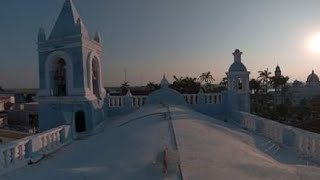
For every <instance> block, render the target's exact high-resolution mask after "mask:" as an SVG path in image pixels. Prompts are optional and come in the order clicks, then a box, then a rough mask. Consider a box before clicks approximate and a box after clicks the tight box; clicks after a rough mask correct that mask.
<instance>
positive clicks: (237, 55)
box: [229, 49, 247, 72]
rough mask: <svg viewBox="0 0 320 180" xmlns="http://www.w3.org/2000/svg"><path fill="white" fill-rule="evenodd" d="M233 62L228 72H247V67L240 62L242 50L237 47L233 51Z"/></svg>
mask: <svg viewBox="0 0 320 180" xmlns="http://www.w3.org/2000/svg"><path fill="white" fill-rule="evenodd" d="M232 55H233V58H234V62H233V64H231V66H230V68H229V72H247V68H246V66H245V65H244V64H242V62H241V55H242V52H241V51H240V50H239V49H236V50H235V51H234V52H233V53H232Z"/></svg>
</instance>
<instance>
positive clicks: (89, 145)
mask: <svg viewBox="0 0 320 180" xmlns="http://www.w3.org/2000/svg"><path fill="white" fill-rule="evenodd" d="M170 111H171V116H172V122H173V127H174V132H175V134H176V141H177V145H178V151H179V153H180V159H181V169H182V174H183V179H185V180H196V179H199V180H200V179H201V180H206V179H208V180H212V179H216V180H224V179H228V180H229V179H230V180H234V179H243V180H250V179H279V180H280V179H281V180H282V179H288V180H298V179H307V180H310V179H314V180H319V179H320V168H319V167H315V166H307V165H303V164H306V163H307V162H305V161H302V160H299V158H298V157H297V156H296V155H295V154H294V153H293V152H291V151H289V150H285V149H280V150H279V151H277V153H275V154H273V153H274V152H272V150H270V151H268V152H264V150H266V149H268V147H272V146H271V145H272V143H270V142H269V141H268V140H267V139H265V138H263V137H259V136H255V135H251V134H247V133H246V132H245V131H242V130H240V129H237V128H235V127H233V126H231V125H228V124H224V123H223V122H222V121H219V120H215V119H212V118H210V117H207V116H205V115H202V114H199V113H196V112H194V111H192V110H189V109H187V108H181V107H170ZM160 112H166V108H163V107H160V106H159V107H155V106H153V107H145V108H142V109H139V110H138V111H136V112H134V113H131V114H129V115H126V116H123V117H117V118H115V119H114V120H113V121H112V123H110V124H108V125H107V126H106V127H104V131H103V132H100V133H99V134H96V135H93V136H90V137H87V138H84V139H82V140H78V141H74V142H73V143H72V144H70V145H69V146H66V147H64V148H62V149H60V150H59V151H57V152H56V153H54V154H52V155H50V156H49V157H47V158H46V159H44V160H42V161H41V162H39V163H37V164H34V165H29V166H26V167H24V168H22V169H19V170H16V171H14V172H11V173H9V174H7V175H4V176H1V177H0V179H1V180H20V179H21V180H27V179H28V180H29V179H30V180H31V179H32V180H62V179H63V180H64V179H68V180H73V179H75V180H78V179H80V180H84V179H94V180H100V179H101V180H102V179H104V180H105V179H119V180H126V179H132V180H141V179H148V180H157V179H179V173H176V172H175V171H174V172H172V171H171V172H169V173H168V174H163V173H162V163H161V160H160V159H161V158H160V154H161V153H162V151H163V150H164V149H165V148H166V147H168V148H169V149H172V148H174V143H173V136H172V128H170V126H169V125H170V121H169V120H164V119H163V116H162V115H161V114H157V113H160ZM130 120H131V121H130ZM128 121H130V122H128ZM126 122H128V123H126ZM268 153H269V154H272V156H271V155H268ZM276 159H277V160H276Z"/></svg>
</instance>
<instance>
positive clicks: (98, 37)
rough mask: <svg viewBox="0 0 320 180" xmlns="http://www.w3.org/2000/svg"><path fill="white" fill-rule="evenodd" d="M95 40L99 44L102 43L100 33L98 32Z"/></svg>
mask: <svg viewBox="0 0 320 180" xmlns="http://www.w3.org/2000/svg"><path fill="white" fill-rule="evenodd" d="M93 40H94V41H96V42H97V43H101V36H100V33H99V32H98V31H96V33H95V35H94V38H93Z"/></svg>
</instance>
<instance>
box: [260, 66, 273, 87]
mask: <svg viewBox="0 0 320 180" xmlns="http://www.w3.org/2000/svg"><path fill="white" fill-rule="evenodd" d="M258 73H259V76H258V80H259V81H260V82H261V83H262V84H263V85H264V87H265V89H264V90H265V93H267V92H268V85H269V83H270V78H271V77H270V75H271V72H269V70H268V68H267V70H264V71H258Z"/></svg>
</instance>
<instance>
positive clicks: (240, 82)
mask: <svg viewBox="0 0 320 180" xmlns="http://www.w3.org/2000/svg"><path fill="white" fill-rule="evenodd" d="M238 89H239V90H241V89H243V87H242V80H241V79H239V80H238Z"/></svg>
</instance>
